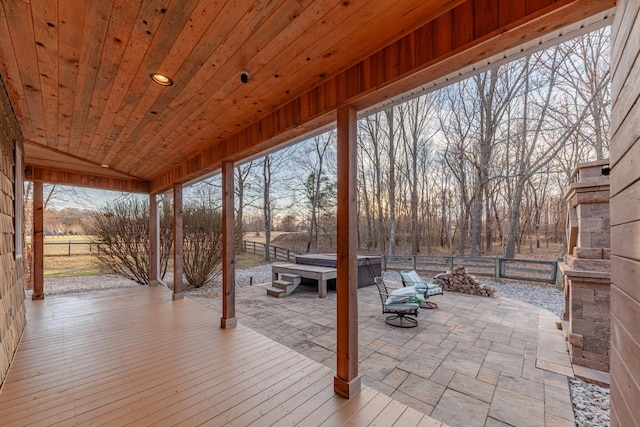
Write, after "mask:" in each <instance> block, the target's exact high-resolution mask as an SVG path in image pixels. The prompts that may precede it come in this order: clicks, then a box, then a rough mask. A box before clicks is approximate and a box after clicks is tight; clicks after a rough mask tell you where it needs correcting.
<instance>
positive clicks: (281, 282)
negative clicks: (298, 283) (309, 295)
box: [271, 279, 294, 291]
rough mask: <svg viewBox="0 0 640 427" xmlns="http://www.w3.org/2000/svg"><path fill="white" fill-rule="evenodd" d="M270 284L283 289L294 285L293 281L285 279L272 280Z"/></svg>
mask: <svg viewBox="0 0 640 427" xmlns="http://www.w3.org/2000/svg"><path fill="white" fill-rule="evenodd" d="M271 286H272V287H274V288H279V289H283V290H285V291H287V290H289V288H291V287H292V286H294V284H293V282H289V281H287V280H282V279H280V280H274V281H273V282H271Z"/></svg>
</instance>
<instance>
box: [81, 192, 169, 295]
mask: <svg viewBox="0 0 640 427" xmlns="http://www.w3.org/2000/svg"><path fill="white" fill-rule="evenodd" d="M166 205H167V204H163V206H164V208H163V209H162V211H163V215H162V219H161V222H160V274H161V278H164V276H165V273H166V271H167V264H168V261H169V255H170V254H171V244H172V243H171V239H172V233H171V225H170V224H171V218H170V216H169V215H167V212H166V211H167V206H166ZM167 228H168V231H167ZM91 234H92V235H93V238H92V243H98V242H99V243H100V255H99V256H97V257H96V263H97V264H98V267H99V268H100V269H101V270H102V271H104V272H105V273H112V274H117V275H119V276H123V277H126V278H128V279H130V280H133V281H135V282H138V283H140V284H142V285H147V284H149V254H150V251H149V248H150V244H149V207H148V204H147V203H146V202H144V201H141V200H139V199H136V198H129V199H126V200H120V201H117V202H115V203H113V204H112V205H110V206H107V207H105V208H103V209H101V210H100V211H98V212H96V213H95V214H94V215H93V217H92V218H91Z"/></svg>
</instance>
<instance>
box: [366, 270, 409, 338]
mask: <svg viewBox="0 0 640 427" xmlns="http://www.w3.org/2000/svg"><path fill="white" fill-rule="evenodd" d="M373 281H374V282H375V284H376V286H377V287H378V292H379V293H380V301H381V302H382V314H391V316H387V317H386V318H385V320H384V321H385V323H386V324H387V325H391V326H396V327H399V328H414V327H416V326H418V319H413V318H411V317H408V316H415V317H417V316H418V310H419V309H420V304H419V303H417V302H413V301H415V300H416V292H415V289H413V290H412V288H398V289H395V290H393V291H392V292H389V289H387V285H385V283H384V280H383V279H382V277H375V278H374V279H373Z"/></svg>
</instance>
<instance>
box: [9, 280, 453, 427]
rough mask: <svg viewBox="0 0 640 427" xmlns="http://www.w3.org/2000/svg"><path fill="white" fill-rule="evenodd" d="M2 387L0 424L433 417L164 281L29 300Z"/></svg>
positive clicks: (391, 421)
mask: <svg viewBox="0 0 640 427" xmlns="http://www.w3.org/2000/svg"><path fill="white" fill-rule="evenodd" d="M27 317H28V323H27V328H26V330H25V332H24V335H23V338H22V341H21V343H20V346H19V348H18V352H17V354H16V357H15V359H14V362H13V364H12V366H11V369H10V371H9V375H8V377H7V380H6V382H5V384H4V385H3V388H2V390H1V391H0V426H28V425H37V426H49V425H61V426H68V425H83V426H85V425H109V426H118V425H141V426H149V425H154V426H169V425H171V426H174V425H185V426H197V425H211V426H222V425H233V426H250V425H255V426H269V425H304V426H319V425H323V426H343V425H353V426H367V425H376V426H392V425H398V426H418V425H419V426H439V425H441V424H440V423H439V422H436V421H435V420H433V419H432V418H430V417H428V416H425V415H423V414H421V413H419V412H417V411H415V410H414V409H411V408H408V407H406V406H405V405H403V404H401V403H399V402H397V401H394V400H392V399H391V398H389V397H387V396H385V395H383V394H380V393H378V392H376V391H374V390H373V389H371V388H368V387H364V388H363V391H362V392H361V393H360V394H359V395H358V396H357V397H355V398H354V399H351V400H350V401H348V400H346V399H343V398H340V397H338V396H336V395H335V394H334V393H333V375H334V371H333V370H332V369H329V368H327V367H326V366H324V365H322V364H320V363H317V362H314V361H313V360H311V359H309V358H307V357H305V356H303V355H301V354H299V353H297V352H295V351H293V350H290V349H288V348H286V347H284V346H282V345H281V344H278V343H276V342H275V341H272V340H270V339H268V338H266V337H264V336H263V335H261V334H258V333H257V332H254V331H252V330H250V329H248V328H246V327H243V326H238V327H237V328H236V329H231V330H223V329H220V327H219V318H220V316H219V314H217V313H215V312H213V311H211V310H210V309H207V308H205V307H202V306H201V305H199V304H197V303H195V302H193V301H191V300H189V299H184V300H178V301H172V300H171V293H170V292H169V291H167V290H166V289H164V288H161V287H140V288H133V289H125V290H115V291H101V292H92V293H84V294H74V295H69V296H58V297H52V298H48V299H47V300H45V301H36V302H29V303H28V306H27Z"/></svg>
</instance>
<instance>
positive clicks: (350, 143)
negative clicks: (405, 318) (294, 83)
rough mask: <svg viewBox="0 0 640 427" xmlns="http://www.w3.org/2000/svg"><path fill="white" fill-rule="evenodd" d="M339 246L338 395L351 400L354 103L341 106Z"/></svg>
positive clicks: (354, 359)
mask: <svg viewBox="0 0 640 427" xmlns="http://www.w3.org/2000/svg"><path fill="white" fill-rule="evenodd" d="M337 124H338V214H337V225H338V247H337V269H338V271H337V277H336V292H337V341H338V342H337V372H336V376H335V377H334V380H333V389H334V391H335V392H336V394H338V395H340V396H342V397H346V398H348V399H350V398H352V397H354V396H355V395H357V394H358V393H359V392H360V388H361V380H360V376H358V260H357V256H358V253H357V249H358V247H357V244H358V235H357V216H358V205H357V187H356V178H357V176H356V171H357V162H356V149H357V145H356V142H357V139H356V136H357V134H356V129H357V114H356V110H355V108H353V107H352V106H346V107H341V108H340V109H338V123H337Z"/></svg>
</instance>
